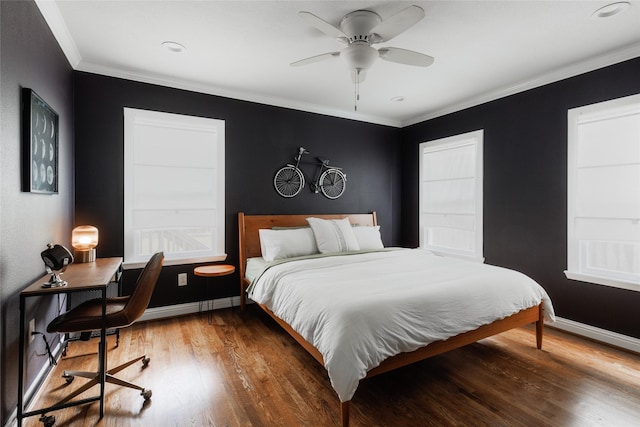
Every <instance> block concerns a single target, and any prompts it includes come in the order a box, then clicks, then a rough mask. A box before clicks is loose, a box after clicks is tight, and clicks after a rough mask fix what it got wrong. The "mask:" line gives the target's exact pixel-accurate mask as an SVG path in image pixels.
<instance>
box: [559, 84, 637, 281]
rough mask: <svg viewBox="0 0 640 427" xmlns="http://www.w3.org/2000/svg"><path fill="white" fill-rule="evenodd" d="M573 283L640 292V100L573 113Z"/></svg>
mask: <svg viewBox="0 0 640 427" xmlns="http://www.w3.org/2000/svg"><path fill="white" fill-rule="evenodd" d="M568 126H569V128H568V136H569V141H568V148H569V150H568V173H569V175H568V224H567V227H568V228H567V230H568V231H567V237H568V254H567V271H566V275H567V277H569V278H572V279H576V280H582V281H587V282H593V283H599V284H603V285H610V286H617V287H622V288H625V289H636V290H640V96H639V95H636V96H632V97H626V98H621V99H618V100H614V101H608V102H603V103H600V104H594V105H590V106H587V107H582V108H577V109H573V110H569V114H568Z"/></svg>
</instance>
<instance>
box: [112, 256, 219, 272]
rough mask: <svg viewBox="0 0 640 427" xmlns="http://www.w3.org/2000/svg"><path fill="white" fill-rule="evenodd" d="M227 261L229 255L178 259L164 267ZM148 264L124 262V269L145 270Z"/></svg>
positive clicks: (170, 260)
mask: <svg viewBox="0 0 640 427" xmlns="http://www.w3.org/2000/svg"><path fill="white" fill-rule="evenodd" d="M226 259H227V254H222V255H212V256H203V257H196V258H176V259H167V258H165V259H164V263H163V265H164V266H165V267H166V266H169V265H185V264H202V263H204V262H220V261H225V260H226ZM146 264H147V263H146V262H124V263H123V264H122V268H123V269H124V270H134V269H136V268H144V266H145V265H146Z"/></svg>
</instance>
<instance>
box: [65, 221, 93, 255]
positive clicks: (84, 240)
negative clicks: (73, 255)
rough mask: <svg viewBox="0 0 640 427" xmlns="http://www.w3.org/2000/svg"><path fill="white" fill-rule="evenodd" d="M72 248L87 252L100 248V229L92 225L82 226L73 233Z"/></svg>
mask: <svg viewBox="0 0 640 427" xmlns="http://www.w3.org/2000/svg"><path fill="white" fill-rule="evenodd" d="M71 246H73V247H74V249H76V250H79V251H86V250H89V249H93V248H95V247H96V246H98V229H97V228H95V227H94V226H92V225H80V226H78V227H76V228H74V229H73V231H72V232H71Z"/></svg>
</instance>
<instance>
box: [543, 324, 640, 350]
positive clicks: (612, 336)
mask: <svg viewBox="0 0 640 427" xmlns="http://www.w3.org/2000/svg"><path fill="white" fill-rule="evenodd" d="M549 326H550V327H552V328H557V329H561V330H563V331H567V332H571V333H573V334H576V335H581V336H583V337H587V338H591V339H592V340H595V341H600V342H603V343H605V344H609V345H612V346H615V347H620V348H623V349H625V350H629V351H633V352H634V353H638V354H640V339H638V338H633V337H630V336H627V335H622V334H618V333H616V332H611V331H608V330H606V329H600V328H597V327H595V326H591V325H586V324H584V323H579V322H575V321H573V320H569V319H563V318H562V317H557V316H556V321H555V322H554V323H551V324H549Z"/></svg>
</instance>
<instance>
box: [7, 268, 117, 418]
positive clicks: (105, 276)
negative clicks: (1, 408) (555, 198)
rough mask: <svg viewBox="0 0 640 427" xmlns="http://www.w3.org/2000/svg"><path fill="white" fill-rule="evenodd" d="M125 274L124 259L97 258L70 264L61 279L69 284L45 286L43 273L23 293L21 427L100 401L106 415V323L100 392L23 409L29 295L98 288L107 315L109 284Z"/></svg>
mask: <svg viewBox="0 0 640 427" xmlns="http://www.w3.org/2000/svg"><path fill="white" fill-rule="evenodd" d="M121 277H122V258H120V257H115V258H98V259H96V261H95V262H90V263H83V264H71V265H70V266H68V267H67V270H66V271H65V272H64V273H63V275H62V278H63V279H64V280H66V281H67V286H59V287H52V288H43V287H42V284H43V283H45V282H46V281H47V280H48V279H49V275H44V276H42V277H41V278H40V279H38V280H36V281H35V282H33V283H32V284H30V285H29V286H27V287H26V288H25V289H24V290H23V291H22V292H21V293H20V349H19V351H20V360H19V362H18V370H19V373H18V427H20V426H21V425H22V420H23V419H24V418H27V417H31V416H34V415H41V414H45V413H47V412H52V411H55V410H58V409H63V408H68V407H70V406H75V405H82V404H85V403H90V402H95V401H100V418H102V417H103V415H104V384H105V364H106V361H105V356H106V339H105V338H106V329H105V325H104V323H103V325H102V329H101V331H100V343H99V345H98V371H99V372H100V373H101V379H100V395H99V396H95V397H89V398H84V399H79V400H76V401H73V402H67V403H63V404H60V405H55V406H51V407H48V408H42V409H36V410H32V411H28V412H25V410H24V374H25V372H24V353H25V334H26V331H25V320H26V319H25V316H26V313H25V301H26V299H27V298H29V297H35V296H45V295H55V294H61V293H72V292H80V291H87V290H99V291H101V297H102V301H103V304H102V316H103V318H104V316H105V314H106V298H107V287H108V286H109V284H110V283H112V282H114V281H116V282H119V281H120V280H121Z"/></svg>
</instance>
